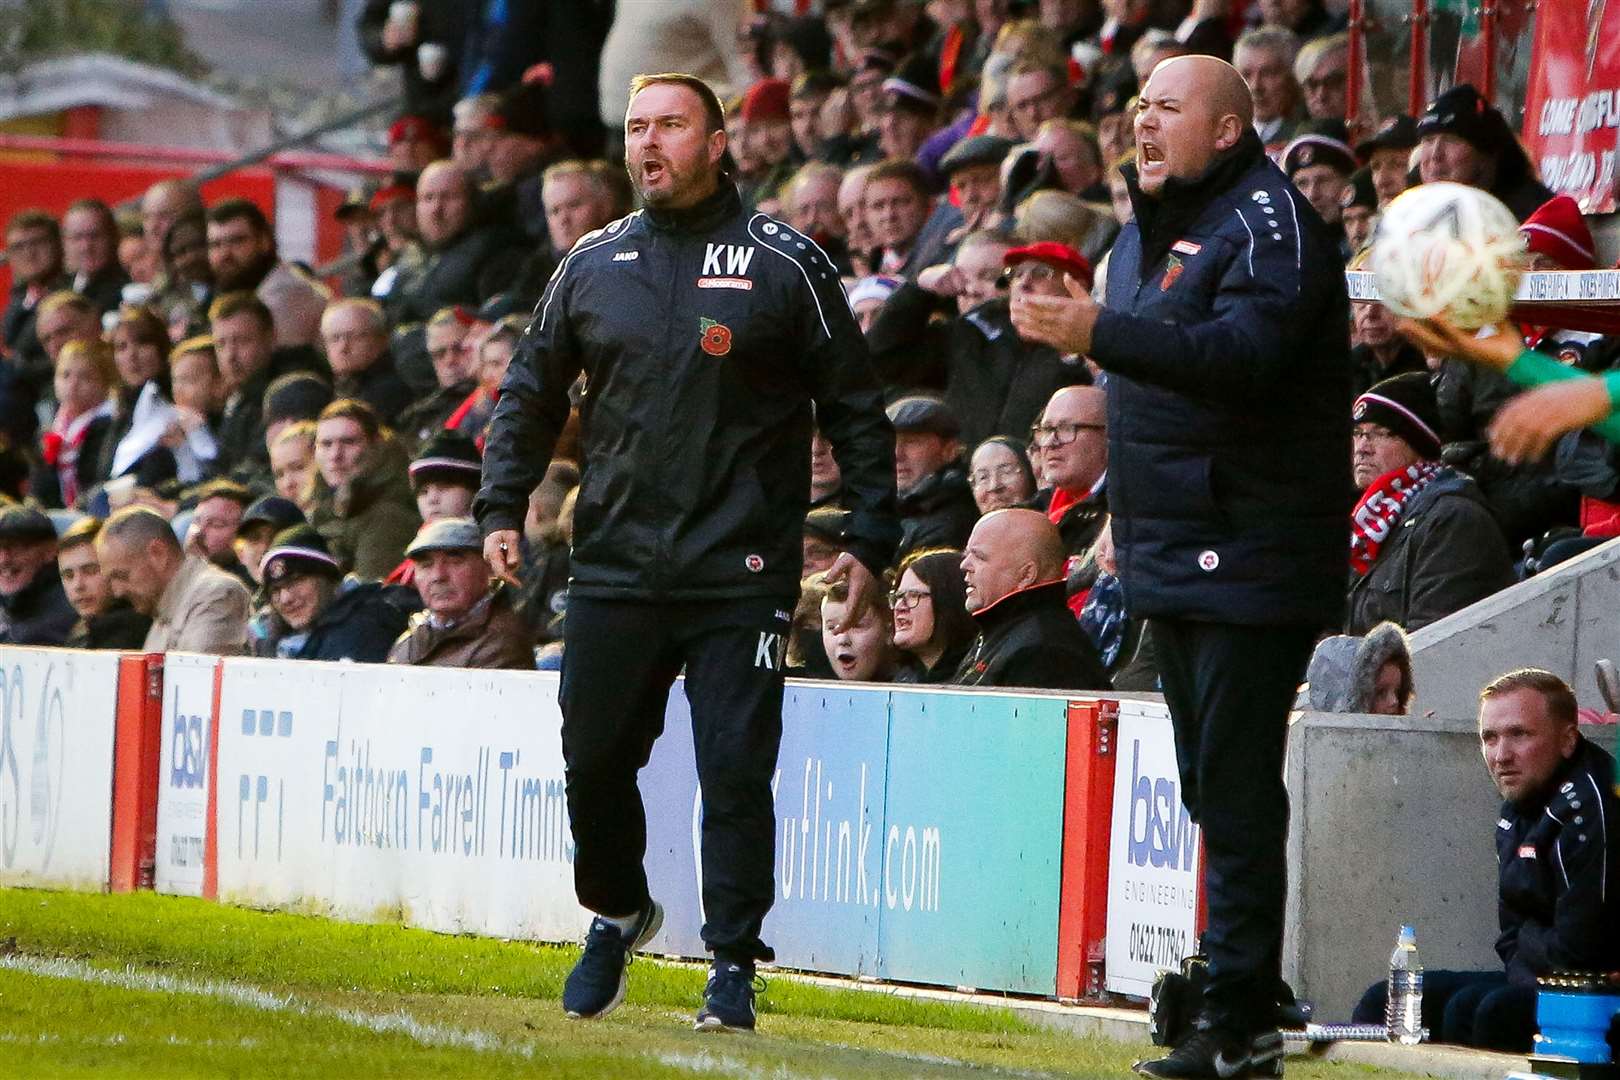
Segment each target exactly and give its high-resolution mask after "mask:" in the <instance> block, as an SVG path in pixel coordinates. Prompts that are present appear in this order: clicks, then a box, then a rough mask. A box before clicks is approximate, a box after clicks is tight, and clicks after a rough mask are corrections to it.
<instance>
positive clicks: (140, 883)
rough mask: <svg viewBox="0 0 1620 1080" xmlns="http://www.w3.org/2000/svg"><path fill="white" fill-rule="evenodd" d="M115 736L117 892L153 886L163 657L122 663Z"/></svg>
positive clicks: (113, 867)
mask: <svg viewBox="0 0 1620 1080" xmlns="http://www.w3.org/2000/svg"><path fill="white" fill-rule="evenodd" d="M115 731H116V733H115V735H114V736H113V817H112V851H111V858H110V862H109V866H108V875H107V876H108V881H107V885H108V887H109V888H110V889H111V890H112V891H113V892H132V891H134V890H135V889H150V888H151V887H152V877H153V874H154V872H155V871H156V869H157V803H158V770H159V769H160V768H161V767H162V761H161V758H162V756H163V752H162V739H163V657H162V656H143V655H130V656H125V657H123V658H122V659H121V660H120V661H119V664H118V718H117V727H116V729H115Z"/></svg>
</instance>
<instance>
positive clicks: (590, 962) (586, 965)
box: [562, 900, 664, 1020]
mask: <svg viewBox="0 0 1620 1080" xmlns="http://www.w3.org/2000/svg"><path fill="white" fill-rule="evenodd" d="M663 925H664V909H663V908H662V907H661V906H659V904H658V901H656V900H649V901H647V907H646V909H645V910H644V911H642V913H641V914H640V916H638V917H637V920H636V925H635V927H634V928H633V929H632V931H631V932H630V933H629V934H625V933H622V932H621V931H620V930H619V928H618V927H617V926H614V925H613V924H612V923H610V922H608V921H607V920H606V919H603V918H600V917H598V918H596V919H593V920H592V921H591V928H590V930H589V931H588V932H587V933H586V934H585V951H584V952H583V953H581V954H580V957H579V960H578V962H576V963H575V964H574V970H573V971H570V972H569V973H568V980H567V981H566V982H564V983H563V994H562V1006H563V1012H565V1013H567V1014H568V1015H569V1016H571V1017H573V1018H574V1019H575V1020H593V1019H595V1018H596V1017H599V1016H606V1015H607V1014H608V1013H610V1012H612V1011H613V1010H614V1009H616V1008H618V1007H619V1002H621V1001H623V1000H624V988H625V985H626V983H627V982H628V980H627V979H626V978H625V973H624V969H625V968H626V967H628V966H629V964H630V954H631V953H632V952H634V951H635V950H636V949H639V948H641V947H642V946H643V945H645V944H647V942H648V941H649V940H650V939H651V938H652V936H653V935H654V934H656V933H658V928H659V927H660V926H663Z"/></svg>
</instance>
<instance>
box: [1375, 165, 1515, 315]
mask: <svg viewBox="0 0 1620 1080" xmlns="http://www.w3.org/2000/svg"><path fill="white" fill-rule="evenodd" d="M1525 263H1526V255H1525V245H1524V238H1523V236H1522V235H1521V234H1520V233H1519V223H1518V221H1517V219H1515V218H1514V216H1513V213H1512V211H1510V210H1509V209H1508V208H1507V207H1506V206H1503V205H1502V203H1501V202H1500V201H1499V200H1498V199H1496V198H1495V197H1494V196H1492V195H1491V194H1489V193H1488V192H1485V191H1481V190H1480V189H1479V188H1475V187H1469V186H1468V185H1467V184H1454V183H1449V182H1446V181H1436V182H1434V183H1429V184H1420V185H1418V186H1417V187H1415V188H1411V189H1410V190H1408V191H1404V192H1402V193H1401V194H1400V195H1398V196H1396V197H1395V199H1393V200H1392V201H1391V202H1390V204H1389V205H1388V206H1387V207H1385V208H1384V210H1383V212H1382V213H1381V214H1379V215H1378V226H1377V229H1376V231H1375V232H1374V233H1373V243H1372V259H1371V269H1372V272H1373V275H1374V277H1375V279H1376V280H1377V282H1378V294H1379V296H1380V297H1381V298H1382V299H1383V302H1384V303H1385V304H1386V305H1388V307H1389V309H1390V310H1391V311H1393V312H1395V314H1397V315H1402V316H1405V317H1407V318H1413V319H1427V318H1430V317H1432V316H1435V315H1444V316H1446V318H1448V319H1450V320H1451V322H1453V323H1454V324H1456V325H1457V326H1459V327H1461V328H1462V329H1464V330H1477V329H1479V328H1480V327H1481V326H1488V325H1491V324H1493V323H1497V322H1500V321H1501V320H1502V318H1503V317H1504V316H1505V315H1506V314H1507V311H1508V308H1509V306H1511V304H1512V303H1513V294H1514V291H1515V290H1517V289H1518V287H1519V277H1520V275H1522V274H1523V273H1524V267H1525Z"/></svg>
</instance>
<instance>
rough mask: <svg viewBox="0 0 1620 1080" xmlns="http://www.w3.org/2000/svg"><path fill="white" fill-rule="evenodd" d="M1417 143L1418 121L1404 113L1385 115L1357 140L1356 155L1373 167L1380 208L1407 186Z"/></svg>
mask: <svg viewBox="0 0 1620 1080" xmlns="http://www.w3.org/2000/svg"><path fill="white" fill-rule="evenodd" d="M1417 145H1418V130H1417V121H1416V120H1414V119H1413V118H1412V117H1410V116H1407V115H1406V114H1404V113H1402V114H1400V115H1398V116H1389V117H1385V118H1384V120H1383V122H1382V123H1380V124H1379V125H1378V129H1377V130H1376V131H1374V132H1373V133H1372V134H1371V135H1370V136H1368V137H1367V138H1365V139H1363V140H1361V141H1360V142H1358V143H1356V157H1357V158H1359V159H1360V160H1361V162H1362V163H1363V164H1365V165H1366V166H1367V168H1368V169H1370V170H1372V179H1373V190H1374V191H1375V192H1377V194H1378V206H1379V208H1380V209H1381V208H1382V207H1383V206H1384V205H1385V204H1386V203H1388V202H1389V200H1391V199H1393V198H1394V197H1395V196H1397V195H1399V194H1400V193H1401V192H1403V191H1405V190H1406V189H1407V187H1408V186H1409V185H1410V183H1411V179H1410V174H1411V172H1412V151H1413V150H1416V149H1417Z"/></svg>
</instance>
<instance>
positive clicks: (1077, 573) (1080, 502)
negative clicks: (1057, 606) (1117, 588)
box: [1033, 386, 1108, 616]
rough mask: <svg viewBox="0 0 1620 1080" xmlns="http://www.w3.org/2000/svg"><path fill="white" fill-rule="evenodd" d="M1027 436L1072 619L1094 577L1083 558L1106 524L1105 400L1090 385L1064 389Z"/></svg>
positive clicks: (1095, 571) (1106, 401)
mask: <svg viewBox="0 0 1620 1080" xmlns="http://www.w3.org/2000/svg"><path fill="white" fill-rule="evenodd" d="M1033 435H1034V438H1035V441H1036V442H1037V443H1039V444H1040V447H1041V479H1042V480H1044V481H1045V482H1046V487H1048V488H1050V489H1051V496H1050V498H1049V500H1048V502H1047V504H1046V516H1047V518H1048V519H1049V520H1050V521H1051V522H1052V524H1054V525H1056V526H1057V527H1058V533H1059V535H1061V536H1062V538H1063V549H1064V551H1065V552H1067V554H1068V561H1067V563H1066V564H1065V566H1064V576H1065V578H1066V580H1067V582H1068V587H1067V592H1068V596H1069V607H1070V608H1071V609H1072V610H1073V611H1074V613H1075V615H1077V616H1078V615H1079V614H1080V610H1081V608H1083V607H1084V606H1085V603H1086V594H1087V593H1088V592H1089V591H1090V589H1091V585H1092V582H1094V581H1095V580H1096V578H1097V567H1096V564H1095V563H1092V562H1089V561H1088V559H1087V555H1088V553H1089V552H1090V551H1091V549H1092V546H1093V545H1095V544H1096V543H1097V537H1098V536H1099V535H1100V534H1101V533H1102V530H1103V525H1104V524H1106V523H1107V521H1108V496H1107V493H1106V490H1105V487H1106V484H1107V480H1108V399H1107V397H1106V396H1105V395H1104V393H1103V392H1102V391H1101V390H1099V389H1098V388H1096V387H1094V386H1068V387H1064V388H1063V389H1062V390H1059V391H1058V392H1057V393H1055V394H1053V395H1052V400H1051V401H1049V402H1047V405H1046V410H1045V411H1044V412H1043V413H1042V414H1041V422H1040V423H1039V424H1037V425H1035V429H1034V431H1033Z"/></svg>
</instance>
